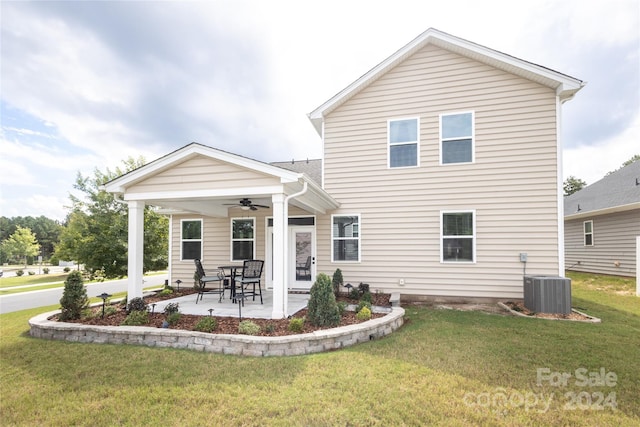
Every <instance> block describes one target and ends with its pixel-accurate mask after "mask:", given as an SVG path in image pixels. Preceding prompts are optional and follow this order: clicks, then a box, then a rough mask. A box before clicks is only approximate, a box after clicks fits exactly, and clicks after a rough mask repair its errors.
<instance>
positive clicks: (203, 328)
mask: <svg viewBox="0 0 640 427" xmlns="http://www.w3.org/2000/svg"><path fill="white" fill-rule="evenodd" d="M217 327H218V321H217V320H216V318H215V317H211V316H209V317H203V318H202V319H200V321H199V322H198V323H197V324H196V326H195V327H194V328H193V330H195V331H200V332H213V331H214V330H215V329H216V328H217Z"/></svg>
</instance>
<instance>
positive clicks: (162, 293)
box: [158, 289, 173, 297]
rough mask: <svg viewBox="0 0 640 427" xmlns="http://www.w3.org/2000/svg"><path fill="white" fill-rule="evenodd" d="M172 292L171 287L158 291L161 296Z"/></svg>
mask: <svg viewBox="0 0 640 427" xmlns="http://www.w3.org/2000/svg"><path fill="white" fill-rule="evenodd" d="M171 294H173V289H163V290H161V291H160V293H159V294H158V295H159V296H161V297H164V296H167V295H171Z"/></svg>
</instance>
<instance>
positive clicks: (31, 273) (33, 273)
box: [27, 271, 36, 276]
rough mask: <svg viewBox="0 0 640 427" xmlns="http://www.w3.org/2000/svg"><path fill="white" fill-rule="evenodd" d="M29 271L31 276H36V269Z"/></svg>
mask: <svg viewBox="0 0 640 427" xmlns="http://www.w3.org/2000/svg"><path fill="white" fill-rule="evenodd" d="M27 273H29V276H35V274H36V272H35V271H27Z"/></svg>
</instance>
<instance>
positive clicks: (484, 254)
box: [317, 46, 559, 298]
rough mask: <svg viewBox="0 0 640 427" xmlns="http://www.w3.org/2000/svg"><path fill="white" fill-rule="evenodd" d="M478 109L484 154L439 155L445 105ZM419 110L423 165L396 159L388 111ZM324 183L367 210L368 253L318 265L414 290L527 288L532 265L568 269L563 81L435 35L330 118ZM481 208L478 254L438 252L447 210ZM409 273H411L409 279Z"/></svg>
mask: <svg viewBox="0 0 640 427" xmlns="http://www.w3.org/2000/svg"><path fill="white" fill-rule="evenodd" d="M470 111H473V112H474V114H475V140H474V146H475V162H474V163H471V164H469V163H467V164H447V165H440V164H439V162H440V140H439V115H440V114H442V113H452V112H470ZM402 117H419V118H420V133H419V150H420V151H419V156H420V161H419V164H420V167H417V168H406V169H389V168H388V166H387V165H388V159H387V153H388V149H387V148H388V147H387V145H388V143H387V120H388V119H393V118H402ZM324 135H325V141H324V145H325V169H324V172H325V190H326V191H328V192H329V193H330V194H331V195H332V196H333V197H334V198H335V199H336V200H337V201H339V202H340V203H341V207H340V208H339V209H338V210H337V211H334V212H332V213H333V214H361V224H360V232H361V262H360V263H359V264H358V263H331V247H330V245H331V242H330V237H331V234H330V224H329V222H330V218H329V217H326V218H321V219H319V221H318V229H317V233H318V240H319V241H321V239H328V241H329V242H328V244H318V271H326V272H329V273H331V272H333V271H334V270H335V268H338V267H340V269H341V270H342V271H343V274H344V277H345V282H351V283H356V284H357V283H359V282H366V283H369V284H370V285H371V286H372V287H374V288H378V289H383V290H386V291H401V292H402V293H405V294H416V295H437V296H458V297H497V298H507V297H510V298H521V297H522V273H523V264H522V263H520V261H519V254H520V253H521V252H526V253H527V254H528V259H529V262H528V263H527V266H526V268H527V270H526V271H527V273H528V274H529V273H532V274H551V275H557V274H558V267H559V264H558V236H557V230H558V228H557V213H558V207H557V182H556V181H557V178H556V176H557V166H556V156H557V154H556V97H555V93H554V91H553V90H551V89H549V88H547V87H544V86H541V85H539V84H536V83H533V82H530V81H528V80H526V79H523V78H521V77H517V76H514V75H511V74H508V73H506V72H503V71H500V70H497V69H494V68H492V67H490V66H487V65H484V64H482V63H479V62H475V61H472V60H469V59H467V58H464V57H461V56H459V55H457V54H454V53H451V52H448V51H445V50H443V49H440V48H437V47H434V46H427V47H425V48H424V49H422V50H421V51H419V52H417V53H416V54H414V55H413V56H411V57H410V58H408V59H407V60H406V61H404V62H403V63H401V64H400V65H398V66H397V67H395V68H394V69H392V70H391V71H389V72H388V73H387V74H385V75H384V76H383V77H381V78H380V79H379V80H377V81H375V82H374V83H372V84H371V85H370V86H369V87H367V88H366V89H364V90H363V91H361V92H360V93H358V94H357V95H355V96H354V97H353V98H351V99H350V100H349V101H347V102H346V103H345V104H343V105H342V106H340V107H339V108H337V109H336V110H334V111H332V112H331V113H330V114H329V115H328V116H327V117H326V118H325V125H324ZM443 210H447V211H452V210H461V211H463V210H464V211H466V210H475V215H476V217H475V220H476V231H475V235H476V253H475V263H474V264H453V263H446V264H443V263H441V262H440V245H441V242H440V214H441V213H440V212H441V211H443ZM399 279H403V280H404V281H405V285H404V286H400V285H399Z"/></svg>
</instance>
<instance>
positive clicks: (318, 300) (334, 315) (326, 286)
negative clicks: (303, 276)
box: [307, 273, 340, 326]
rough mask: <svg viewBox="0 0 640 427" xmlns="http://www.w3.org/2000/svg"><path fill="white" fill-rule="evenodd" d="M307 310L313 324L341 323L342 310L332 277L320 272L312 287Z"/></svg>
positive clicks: (332, 324)
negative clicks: (337, 300)
mask: <svg viewBox="0 0 640 427" xmlns="http://www.w3.org/2000/svg"><path fill="white" fill-rule="evenodd" d="M307 310H308V316H309V321H310V322H311V324H312V325H315V326H335V325H337V324H338V323H340V312H339V310H338V304H337V303H336V296H335V295H334V294H333V288H332V285H331V279H330V278H329V276H327V275H326V274H324V273H320V274H318V276H317V277H316V281H315V283H314V284H313V286H312V287H311V295H310V296H309V303H308V307H307Z"/></svg>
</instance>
